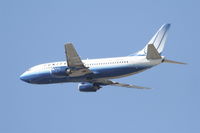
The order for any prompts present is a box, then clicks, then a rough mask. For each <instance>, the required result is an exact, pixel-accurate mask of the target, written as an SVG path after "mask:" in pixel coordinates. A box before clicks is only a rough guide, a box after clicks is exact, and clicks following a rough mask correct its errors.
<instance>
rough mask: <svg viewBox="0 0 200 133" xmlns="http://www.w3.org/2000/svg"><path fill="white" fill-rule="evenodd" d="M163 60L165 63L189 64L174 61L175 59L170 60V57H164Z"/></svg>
mask: <svg viewBox="0 0 200 133" xmlns="http://www.w3.org/2000/svg"><path fill="white" fill-rule="evenodd" d="M163 62H164V63H173V64H187V63H183V62H178V61H173V60H168V59H164V60H163Z"/></svg>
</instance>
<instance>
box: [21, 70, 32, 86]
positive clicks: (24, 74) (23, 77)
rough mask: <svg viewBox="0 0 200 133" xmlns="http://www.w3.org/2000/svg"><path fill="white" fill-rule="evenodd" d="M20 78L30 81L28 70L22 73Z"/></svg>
mask: <svg viewBox="0 0 200 133" xmlns="http://www.w3.org/2000/svg"><path fill="white" fill-rule="evenodd" d="M19 78H20V79H21V80H22V81H24V82H27V83H30V80H29V78H28V75H27V74H26V72H25V73H23V74H22V75H20V77H19Z"/></svg>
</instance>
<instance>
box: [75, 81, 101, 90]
mask: <svg viewBox="0 0 200 133" xmlns="http://www.w3.org/2000/svg"><path fill="white" fill-rule="evenodd" d="M100 88H101V87H100V86H99V85H97V84H94V83H80V84H79V85H78V89H79V91H81V92H96V91H97V90H99V89H100Z"/></svg>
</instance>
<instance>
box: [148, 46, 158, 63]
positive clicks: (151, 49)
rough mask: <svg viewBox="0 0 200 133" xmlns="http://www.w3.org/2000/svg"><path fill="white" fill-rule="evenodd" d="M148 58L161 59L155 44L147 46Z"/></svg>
mask: <svg viewBox="0 0 200 133" xmlns="http://www.w3.org/2000/svg"><path fill="white" fill-rule="evenodd" d="M146 58H147V59H148V60H149V59H152V60H153V59H161V56H160V54H159V53H158V51H157V50H156V48H155V47H154V45H153V44H149V45H148V47H147V55H146Z"/></svg>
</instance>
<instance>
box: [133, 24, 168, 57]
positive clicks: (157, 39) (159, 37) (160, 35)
mask: <svg viewBox="0 0 200 133" xmlns="http://www.w3.org/2000/svg"><path fill="white" fill-rule="evenodd" d="M169 28H170V24H164V25H163V26H161V27H160V29H159V30H158V31H157V32H156V34H155V35H154V36H153V37H152V38H151V40H150V41H149V42H148V43H147V45H146V46H145V47H144V48H143V49H142V50H140V51H139V52H137V53H136V55H146V54H147V49H148V45H149V44H153V45H154V47H155V48H156V50H157V51H158V53H159V54H161V53H162V51H163V49H164V45H165V42H166V39H167V33H168V31H169Z"/></svg>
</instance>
